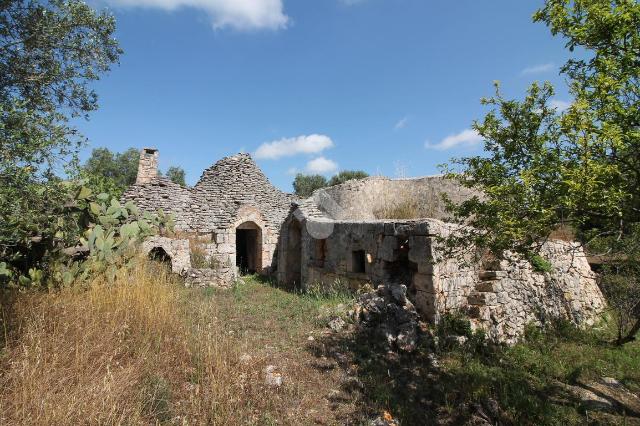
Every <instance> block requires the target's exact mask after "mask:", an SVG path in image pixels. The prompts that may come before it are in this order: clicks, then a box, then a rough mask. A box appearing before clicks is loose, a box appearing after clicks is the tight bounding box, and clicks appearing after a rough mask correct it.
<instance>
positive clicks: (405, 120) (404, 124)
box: [393, 116, 409, 130]
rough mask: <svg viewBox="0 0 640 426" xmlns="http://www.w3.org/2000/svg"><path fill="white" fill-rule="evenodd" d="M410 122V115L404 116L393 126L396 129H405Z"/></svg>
mask: <svg viewBox="0 0 640 426" xmlns="http://www.w3.org/2000/svg"><path fill="white" fill-rule="evenodd" d="M408 123H409V117H408V116H404V117H402V118H401V119H400V120H398V122H397V123H396V125H395V126H393V128H394V129H396V130H400V129H404V128H405V127H407V124H408Z"/></svg>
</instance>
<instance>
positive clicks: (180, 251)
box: [141, 236, 191, 274]
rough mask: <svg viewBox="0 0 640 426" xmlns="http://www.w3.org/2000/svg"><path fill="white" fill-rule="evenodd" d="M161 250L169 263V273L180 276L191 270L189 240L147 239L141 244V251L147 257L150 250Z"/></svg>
mask: <svg viewBox="0 0 640 426" xmlns="http://www.w3.org/2000/svg"><path fill="white" fill-rule="evenodd" d="M156 249H162V250H163V251H164V253H166V255H167V256H169V258H170V261H171V271H172V272H174V273H176V274H181V273H182V272H183V271H185V270H187V269H189V268H191V257H190V250H189V240H184V239H174V238H167V237H158V236H155V237H149V238H147V239H146V240H145V241H144V242H143V243H142V248H141V251H142V253H143V254H145V255H149V254H150V253H151V251H152V250H156Z"/></svg>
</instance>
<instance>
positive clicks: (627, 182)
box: [447, 0, 640, 343]
mask: <svg viewBox="0 0 640 426" xmlns="http://www.w3.org/2000/svg"><path fill="white" fill-rule="evenodd" d="M534 19H535V21H537V22H542V23H544V24H546V25H547V26H548V27H549V29H550V30H551V32H552V34H554V35H560V36H562V37H563V38H564V39H565V40H566V46H567V48H568V50H569V51H570V52H574V50H578V51H580V54H579V55H574V56H573V57H572V58H571V59H569V61H568V62H567V63H566V64H565V65H564V66H563V67H562V70H561V72H562V74H563V75H564V76H565V77H566V78H567V80H568V83H569V88H570V94H571V96H572V98H573V99H574V101H573V103H572V105H571V106H570V107H569V108H568V109H567V110H566V111H564V112H559V111H557V110H556V108H554V107H553V106H552V104H551V102H550V100H551V98H552V97H553V96H554V89H553V87H552V86H551V85H550V84H549V83H544V84H538V83H534V84H532V85H531V87H530V88H529V90H528V93H527V95H526V96H525V98H524V99H523V100H522V101H519V100H510V99H506V98H504V97H503V96H502V94H501V93H500V91H499V89H498V85H497V84H496V94H495V96H493V97H491V98H489V99H484V100H483V101H482V103H483V104H484V105H487V106H489V107H491V108H492V110H491V111H490V112H489V113H488V114H487V115H486V116H485V117H484V119H482V120H480V121H477V122H475V124H474V126H473V127H474V129H475V130H476V131H477V132H478V134H479V135H480V136H482V138H483V139H484V148H485V150H484V151H485V153H484V154H482V155H479V156H474V157H467V158H460V159H456V160H454V161H453V164H452V165H451V166H449V168H447V171H448V172H449V177H451V178H454V179H458V181H459V182H460V183H461V184H462V185H464V186H466V187H468V188H473V189H475V190H478V191H479V193H482V194H484V195H483V197H474V198H472V199H470V200H467V201H464V202H462V203H460V204H458V205H453V204H450V208H451V211H452V212H453V213H454V215H455V217H456V218H457V220H458V221H459V222H460V223H461V224H464V225H468V226H463V227H462V228H461V230H460V232H458V233H456V234H455V235H452V237H451V238H450V239H449V241H448V242H449V245H450V247H451V248H456V247H458V248H459V247H481V248H488V249H490V250H491V251H492V252H493V253H494V254H495V255H496V256H501V255H502V253H504V252H505V251H507V250H510V251H514V252H517V253H520V254H522V255H523V256H524V258H526V259H530V260H535V259H536V258H535V257H534V255H536V254H537V253H538V251H539V249H540V247H541V245H542V244H543V243H544V242H545V241H547V240H548V238H549V237H550V236H551V235H553V233H554V232H556V231H557V230H558V229H562V228H564V229H571V230H572V232H575V236H576V238H577V239H578V240H579V241H580V242H581V243H582V245H583V246H584V247H585V248H586V249H587V251H588V252H589V253H590V254H592V255H600V256H603V258H604V259H605V261H607V262H608V261H611V267H607V268H605V269H604V270H603V272H604V273H605V274H607V275H613V276H611V277H608V278H605V279H604V280H603V282H604V283H606V284H607V285H608V286H609V290H608V293H609V294H616V293H618V291H617V290H614V289H612V288H611V287H612V286H615V285H617V284H616V283H618V284H620V285H623V283H624V285H625V286H627V285H630V284H632V285H634V288H629V287H628V286H627V287H625V289H624V290H622V289H621V290H620V291H622V292H624V293H627V292H631V293H632V294H637V293H638V288H637V283H638V282H639V280H638V277H637V276H635V277H632V276H631V274H634V273H636V271H638V269H637V267H635V266H633V265H637V264H638V263H639V262H640V257H639V254H640V253H639V252H638V251H634V252H629V251H628V250H625V247H628V246H629V245H633V244H630V243H628V242H626V241H628V240H629V241H631V240H637V238H638V236H637V232H638V231H637V229H638V224H640V130H639V129H640V127H639V126H640V84H639V82H640V61H639V58H640V54H639V52H640V4H639V3H638V2H637V1H635V0H615V1H608V0H571V1H569V0H547V1H546V2H545V4H544V6H543V7H542V9H540V10H539V11H538V12H536V14H535V15H534ZM538 263H539V262H538ZM612 306H613V307H617V306H618V305H617V304H616V303H614V304H612ZM630 312H632V314H633V317H634V321H635V322H636V325H635V326H631V327H625V328H626V329H627V330H628V332H629V334H628V335H627V336H624V337H622V338H619V339H617V340H618V342H619V343H624V342H628V341H630V340H632V339H633V338H634V335H635V333H637V331H638V329H639V328H640V306H639V305H636V307H635V308H634V309H631V311H630ZM625 316H626V314H623V313H621V312H618V313H617V314H616V317H617V318H623V317H625Z"/></svg>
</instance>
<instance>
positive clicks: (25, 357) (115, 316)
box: [0, 260, 346, 425]
mask: <svg viewBox="0 0 640 426" xmlns="http://www.w3.org/2000/svg"><path fill="white" fill-rule="evenodd" d="M246 280H247V282H246V284H243V285H240V286H238V287H236V288H234V289H233V290H231V291H215V290H212V289H207V290H202V289H193V290H190V289H186V288H184V286H183V285H182V283H181V282H179V281H178V278H176V277H175V276H174V275H172V274H170V272H169V270H168V269H166V268H165V267H164V266H163V265H161V264H159V263H154V262H146V261H143V260H139V261H137V263H136V264H135V266H134V267H133V268H131V269H121V270H119V271H118V272H117V274H116V276H115V280H113V281H109V280H108V279H107V278H106V277H105V276H104V275H103V274H97V275H95V276H94V279H93V280H92V281H91V282H90V283H89V285H88V286H84V288H83V289H80V288H79V287H78V286H70V287H66V288H63V289H61V290H59V291H54V292H50V293H42V292H27V293H14V292H7V291H5V292H4V293H3V296H4V300H3V305H2V309H3V312H2V316H1V318H2V319H3V324H2V325H3V329H4V330H6V341H5V342H4V349H3V350H2V352H1V355H0V369H1V372H2V374H0V377H1V378H0V384H1V390H0V422H2V423H3V424H86V423H90V424H122V423H126V424H156V423H163V422H169V423H179V424H183V423H186V424H224V425H231V424H237V425H244V424H270V422H276V421H277V422H278V424H291V425H293V424H300V422H302V423H303V424H309V423H313V422H314V420H313V419H314V418H326V419H334V420H332V421H331V422H330V423H341V422H340V421H337V420H335V416H336V415H337V414H336V413H333V412H331V411H330V410H329V409H328V407H326V406H324V405H323V403H322V399H323V398H324V396H326V395H327V394H328V393H329V392H330V391H331V387H332V386H333V385H334V384H335V382H336V381H337V380H338V377H339V372H338V371H333V372H332V371H328V372H323V371H320V370H316V369H315V368H314V366H313V362H315V361H316V359H315V357H313V356H311V355H309V354H307V353H306V351H305V344H306V343H307V339H308V336H309V335H310V334H313V333H316V332H317V331H318V330H322V329H323V327H324V324H325V322H326V318H328V317H329V315H331V313H332V312H333V311H334V310H335V307H336V306H338V305H339V304H341V303H345V302H346V300H345V299H342V298H338V297H335V298H327V297H310V296H303V295H296V294H288V293H285V292H283V291H281V290H277V289H275V288H273V287H270V286H269V285H266V284H263V283H260V282H257V281H256V280H255V279H253V278H246ZM214 302H215V303H214ZM16 360H19V362H15V361H16ZM269 364H272V365H275V366H277V368H278V369H279V371H282V374H283V376H284V385H283V386H282V387H281V388H274V387H269V386H267V385H266V384H265V380H264V372H263V370H264V368H265V367H266V366H267V365H269Z"/></svg>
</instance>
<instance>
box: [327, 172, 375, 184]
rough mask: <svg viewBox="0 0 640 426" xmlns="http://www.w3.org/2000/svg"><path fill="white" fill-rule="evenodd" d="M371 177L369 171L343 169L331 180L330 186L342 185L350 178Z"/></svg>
mask: <svg viewBox="0 0 640 426" xmlns="http://www.w3.org/2000/svg"><path fill="white" fill-rule="evenodd" d="M366 177H369V173H367V172H363V171H362V170H343V171H341V172H340V173H338V174H337V175H335V176H333V177H332V178H331V179H330V180H329V186H334V185H340V184H341V183H345V182H347V181H349V180H353V179H363V178H366Z"/></svg>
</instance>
